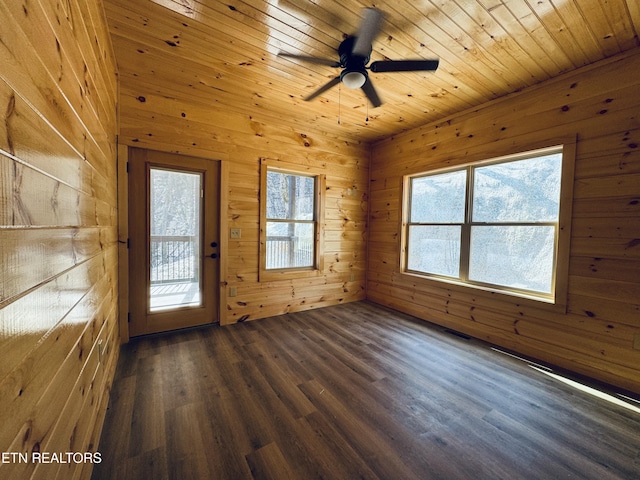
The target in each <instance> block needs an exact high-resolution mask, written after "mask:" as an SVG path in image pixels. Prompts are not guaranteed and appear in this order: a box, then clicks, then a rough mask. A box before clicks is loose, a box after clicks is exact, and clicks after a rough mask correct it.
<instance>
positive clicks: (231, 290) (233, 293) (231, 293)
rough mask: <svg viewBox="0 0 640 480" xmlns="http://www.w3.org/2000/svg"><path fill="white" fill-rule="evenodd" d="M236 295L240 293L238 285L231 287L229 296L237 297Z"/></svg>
mask: <svg viewBox="0 0 640 480" xmlns="http://www.w3.org/2000/svg"><path fill="white" fill-rule="evenodd" d="M236 295H238V289H237V287H229V296H230V297H235V296H236Z"/></svg>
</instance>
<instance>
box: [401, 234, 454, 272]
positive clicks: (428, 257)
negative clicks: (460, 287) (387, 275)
mask: <svg viewBox="0 0 640 480" xmlns="http://www.w3.org/2000/svg"><path fill="white" fill-rule="evenodd" d="M407 268H408V269H409V270H414V271H417V272H425V273H433V274H436V275H446V276H449V277H458V276H459V272H460V227H459V226H457V225H454V226H449V225H431V226H423V225H411V226H410V227H409V251H408V263H407Z"/></svg>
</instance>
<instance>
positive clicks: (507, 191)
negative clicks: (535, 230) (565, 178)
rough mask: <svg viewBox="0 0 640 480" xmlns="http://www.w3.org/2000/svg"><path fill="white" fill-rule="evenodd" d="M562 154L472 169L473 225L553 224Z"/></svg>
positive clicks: (558, 199)
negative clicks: (500, 223) (480, 223)
mask: <svg viewBox="0 0 640 480" xmlns="http://www.w3.org/2000/svg"><path fill="white" fill-rule="evenodd" d="M561 165H562V154H561V153H556V154H552V155H545V156H543V157H536V158H528V159H526V160H518V161H514V162H506V163H500V164H496V165H488V166H486V167H479V168H476V169H475V171H474V172H475V173H474V181H473V221H474V222H555V221H556V220H557V218H558V208H559V205H560V175H561Z"/></svg>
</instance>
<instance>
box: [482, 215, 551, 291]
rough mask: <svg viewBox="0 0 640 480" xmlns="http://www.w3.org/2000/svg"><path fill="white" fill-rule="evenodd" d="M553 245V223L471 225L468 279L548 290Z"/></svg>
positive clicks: (513, 286) (520, 287) (534, 289)
mask: <svg viewBox="0 0 640 480" xmlns="http://www.w3.org/2000/svg"><path fill="white" fill-rule="evenodd" d="M554 247H555V228H554V227H553V226H474V227H472V228H471V247H470V248H471V255H470V260H469V279H470V280H472V281H477V282H482V283H491V284H494V285H502V286H504V287H509V288H513V289H518V290H531V291H535V292H541V293H547V294H549V293H551V292H552V286H553V285H552V282H553V267H554V256H555V251H554V250H555V248H554Z"/></svg>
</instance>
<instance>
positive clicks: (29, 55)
mask: <svg viewBox="0 0 640 480" xmlns="http://www.w3.org/2000/svg"><path fill="white" fill-rule="evenodd" d="M0 18H2V21H1V22H0V116H1V117H2V119H1V121H0V178H1V182H0V452H9V453H22V454H27V456H28V457H27V458H28V461H27V462H23V461H17V460H15V459H14V461H8V462H0V478H16V479H18V478H20V479H27V478H42V479H45V478H46V479H53V478H62V479H72V478H73V479H76V478H89V477H90V475H91V468H92V465H91V463H75V462H74V461H71V462H67V463H64V464H62V463H55V462H54V463H50V464H45V463H37V462H36V463H34V462H32V461H31V459H32V457H31V454H32V452H95V451H96V449H97V442H98V440H99V436H100V430H101V428H102V421H103V418H104V412H105V410H106V406H107V402H108V392H109V387H110V383H111V380H112V378H113V373H114V367H115V364H116V360H117V357H118V350H119V349H118V344H119V342H118V328H117V312H116V305H117V241H116V239H117V237H116V233H117V232H116V213H117V210H116V173H115V169H116V150H115V148H116V147H115V145H116V138H115V135H116V67H115V60H114V57H113V53H112V47H111V43H110V39H109V34H108V29H107V26H106V19H105V16H104V10H103V7H102V3H101V2H87V1H84V0H68V1H64V2H53V1H41V2H38V1H30V2H17V1H16V2H0Z"/></svg>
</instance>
